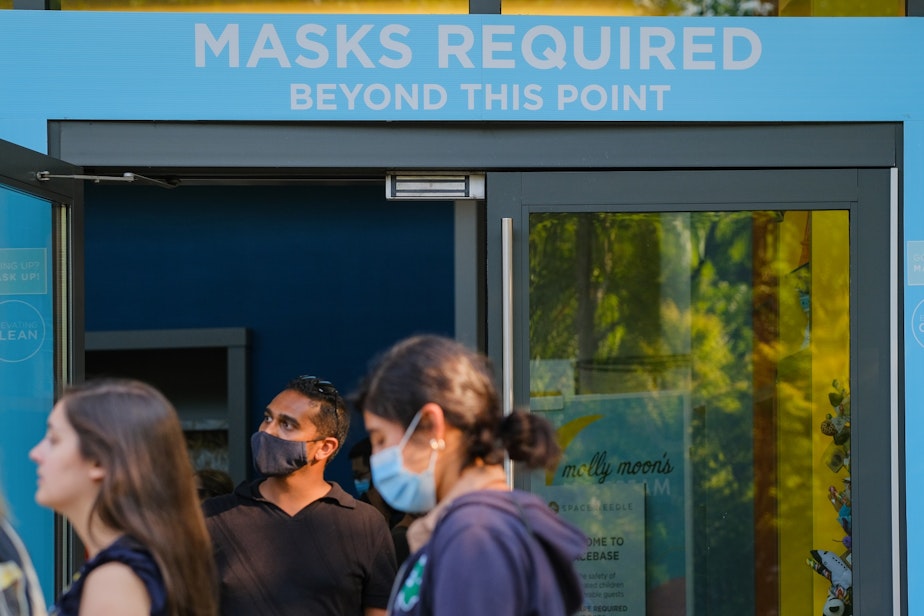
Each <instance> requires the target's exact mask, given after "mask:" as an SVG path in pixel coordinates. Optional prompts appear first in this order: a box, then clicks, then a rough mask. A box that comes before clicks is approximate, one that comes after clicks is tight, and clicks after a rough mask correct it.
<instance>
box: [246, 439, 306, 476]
mask: <svg viewBox="0 0 924 616" xmlns="http://www.w3.org/2000/svg"><path fill="white" fill-rule="evenodd" d="M318 440H321V439H315V440H312V441H287V440H285V439H282V438H279V437H276V436H273V435H272V434H269V433H267V432H254V434H253V436H251V437H250V447H251V449H252V450H253V466H254V468H256V469H257V472H258V473H260V474H261V475H264V476H267V477H278V476H280V475H289V474H291V473H294V472H295V471H297V470H298V469H300V468H302V467H303V466H305V465H306V464H308V449H307V447H306V444H307V443H314V442H316V441H318Z"/></svg>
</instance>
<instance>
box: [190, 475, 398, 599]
mask: <svg viewBox="0 0 924 616" xmlns="http://www.w3.org/2000/svg"><path fill="white" fill-rule="evenodd" d="M261 481H262V480H258V481H255V482H253V483H249V484H248V483H242V484H241V485H239V486H238V487H237V488H236V489H235V491H234V493H232V494H227V495H224V496H218V497H215V498H211V499H208V500H207V501H205V503H204V504H203V510H204V512H205V516H206V520H205V522H206V525H207V526H208V529H209V533H210V534H211V536H212V542H213V544H214V550H215V560H216V565H217V567H218V575H219V578H220V583H221V608H220V612H221V614H223V615H225V616H248V615H250V614H260V615H264V614H265V615H271V614H279V615H289V614H292V615H296V614H297V615H299V616H302V615H304V614H310V615H312V616H323V615H330V616H353V615H356V616H360V615H361V614H362V613H363V609H364V608H366V607H374V608H382V609H384V608H385V607H386V606H387V604H388V595H389V591H390V590H391V584H392V582H393V581H394V577H395V573H396V564H395V549H394V544H393V543H392V539H391V534H390V532H389V530H388V525H387V524H386V523H385V519H384V518H383V517H382V514H381V513H379V512H378V511H377V510H376V509H375V508H374V507H372V506H371V505H368V504H366V503H362V502H359V501H357V500H356V499H355V498H353V497H352V496H350V495H349V494H347V493H346V492H344V491H343V489H342V488H341V487H340V486H339V485H337V484H336V483H334V482H330V485H331V489H330V492H328V493H327V495H325V496H324V497H322V498H320V499H318V500H316V501H315V502H313V503H311V504H310V505H308V506H307V507H305V508H304V509H302V510H301V511H299V512H298V513H296V514H295V515H294V516H290V515H289V514H287V513H286V512H284V511H283V510H282V509H280V508H279V507H277V506H276V505H274V504H272V503H270V502H269V501H268V500H266V499H265V498H263V497H262V496H261V495H260V492H259V490H258V489H257V486H258V485H259V484H260V482H261Z"/></svg>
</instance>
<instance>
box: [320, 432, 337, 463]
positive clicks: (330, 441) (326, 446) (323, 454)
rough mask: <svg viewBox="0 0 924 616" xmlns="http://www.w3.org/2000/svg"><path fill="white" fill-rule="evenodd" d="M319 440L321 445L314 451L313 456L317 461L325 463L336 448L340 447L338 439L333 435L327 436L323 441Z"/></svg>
mask: <svg viewBox="0 0 924 616" xmlns="http://www.w3.org/2000/svg"><path fill="white" fill-rule="evenodd" d="M319 442H320V445H321V446H320V447H318V449H317V451H315V454H314V457H315V459H316V460H317V461H318V462H325V463H326V462H327V461H328V460H329V459H330V457H331V456H333V455H334V454H335V453H336V452H337V449H338V448H339V447H340V441H338V440H337V439H336V438H334V437H333V436H328V437H326V438H325V439H324V440H323V441H319Z"/></svg>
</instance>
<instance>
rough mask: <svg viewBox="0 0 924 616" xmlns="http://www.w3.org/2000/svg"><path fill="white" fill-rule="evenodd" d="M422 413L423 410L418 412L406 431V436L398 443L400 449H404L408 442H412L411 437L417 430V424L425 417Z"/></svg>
mask: <svg viewBox="0 0 924 616" xmlns="http://www.w3.org/2000/svg"><path fill="white" fill-rule="evenodd" d="M422 413H423V409H420V410H419V411H417V414H416V415H414V419H412V420H411V423H410V424H408V427H407V430H405V431H404V436H402V437H401V441H400V442H399V443H398V449H404V446H405V445H407V442H408V441H409V440H411V435H412V434H414V430H416V429H417V424H419V423H420V418H421V417H423V415H422Z"/></svg>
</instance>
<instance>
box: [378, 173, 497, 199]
mask: <svg viewBox="0 0 924 616" xmlns="http://www.w3.org/2000/svg"><path fill="white" fill-rule="evenodd" d="M385 198H386V199H389V200H405V199H426V200H428V201H438V200H443V199H445V200H449V201H458V200H461V199H484V174H481V173H462V174H459V173H454V174H450V173H439V172H437V173H394V174H388V175H386V176H385Z"/></svg>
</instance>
